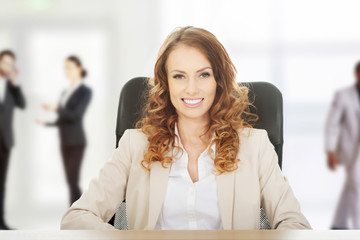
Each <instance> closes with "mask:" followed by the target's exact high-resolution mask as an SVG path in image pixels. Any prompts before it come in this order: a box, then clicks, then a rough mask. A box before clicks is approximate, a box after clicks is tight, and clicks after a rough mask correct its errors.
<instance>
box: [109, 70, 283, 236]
mask: <svg viewBox="0 0 360 240" xmlns="http://www.w3.org/2000/svg"><path fill="white" fill-rule="evenodd" d="M147 81H148V78H146V77H137V78H133V79H131V80H130V81H128V82H127V83H126V84H125V85H124V87H123V88H122V90H121V94H120V99H119V107H118V115H117V121H116V147H117V146H118V142H119V140H120V138H121V137H122V135H123V134H124V132H125V130H126V129H130V128H135V124H136V122H137V121H138V120H139V119H140V117H141V116H140V115H141V109H142V107H143V104H144V103H145V102H146V97H145V96H144V91H146V90H147V87H148V85H147ZM241 85H244V86H247V87H248V88H249V99H250V100H251V101H252V102H253V105H254V107H251V108H250V111H251V112H252V113H256V114H257V115H258V116H259V119H258V121H257V122H256V124H255V126H254V128H260V129H265V130H266V131H267V132H268V135H269V138H270V141H271V143H272V144H273V145H274V147H275V151H276V153H277V155H278V159H279V162H278V163H279V166H280V167H281V166H282V147H283V143H284V140H283V101H282V94H281V92H280V91H279V89H278V88H276V87H275V86H274V85H272V84H271V83H267V82H251V83H250V82H249V83H241ZM260 212H261V215H260V229H271V227H270V224H269V221H268V219H267V217H266V215H265V212H264V211H263V209H262V208H261V211H260ZM110 223H111V224H113V225H114V226H115V228H117V229H123V230H124V229H128V226H127V219H126V203H125V201H124V202H123V203H122V204H121V206H120V208H119V209H118V211H117V212H116V214H115V216H114V218H113V219H112V220H111V221H110Z"/></svg>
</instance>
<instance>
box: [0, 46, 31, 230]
mask: <svg viewBox="0 0 360 240" xmlns="http://www.w3.org/2000/svg"><path fill="white" fill-rule="evenodd" d="M17 75H18V74H17V70H16V68H15V54H14V53H13V52H12V51H10V50H5V51H2V52H0V230H9V227H8V226H7V225H6V223H5V219H4V205H5V185H6V174H7V169H8V165H9V158H10V150H11V147H12V146H13V145H14V136H13V130H12V128H13V127H12V122H13V112H14V108H15V107H19V108H22V109H23V108H25V99H24V96H23V94H22V92H21V88H20V86H19V85H18V81H17Z"/></svg>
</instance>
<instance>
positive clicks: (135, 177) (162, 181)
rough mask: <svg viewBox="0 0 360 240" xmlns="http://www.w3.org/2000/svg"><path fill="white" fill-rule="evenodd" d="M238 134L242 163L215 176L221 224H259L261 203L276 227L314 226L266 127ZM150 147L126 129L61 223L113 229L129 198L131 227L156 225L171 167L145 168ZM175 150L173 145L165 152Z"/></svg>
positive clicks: (137, 133) (67, 226)
mask: <svg viewBox="0 0 360 240" xmlns="http://www.w3.org/2000/svg"><path fill="white" fill-rule="evenodd" d="M239 135H240V142H241V144H240V150H239V153H238V158H239V159H240V162H239V163H238V167H239V168H238V169H237V170H236V171H234V172H226V173H223V174H221V175H217V176H216V184H217V195H218V203H219V209H220V215H221V221H222V225H223V228H224V229H258V228H259V220H260V205H261V206H263V208H264V210H265V212H266V214H267V216H268V219H269V221H270V224H271V226H272V227H273V228H279V229H286V228H310V225H309V223H308V222H307V220H306V218H305V217H304V216H303V214H302V213H301V212H300V206H299V203H298V201H297V200H296V198H295V197H294V194H293V192H292V190H291V188H290V186H289V184H288V182H287V180H286V178H284V177H283V175H282V173H281V170H280V168H279V166H278V161H277V155H276V153H275V151H274V147H273V145H272V144H271V143H270V141H269V139H268V136H267V132H266V131H265V130H256V129H243V130H239ZM147 146H148V140H147V137H146V136H145V135H144V134H143V133H141V132H140V131H139V130H135V129H132V130H127V131H125V133H124V135H123V137H122V138H121V139H120V142H119V147H118V148H117V149H116V150H115V152H114V153H113V155H112V157H111V159H110V161H108V162H107V163H106V164H105V166H104V168H103V169H102V170H101V171H100V175H99V177H98V178H97V179H95V180H93V181H92V182H91V183H90V186H89V188H88V190H87V191H86V192H85V193H84V194H83V195H82V196H81V198H80V199H79V200H78V201H76V202H75V203H74V204H73V205H72V206H71V207H70V209H69V210H68V211H67V212H66V213H65V215H64V217H63V219H62V222H61V228H62V229H113V226H111V225H109V224H108V223H107V222H108V221H109V220H110V218H111V217H112V216H113V215H114V213H115V212H116V210H117V209H118V207H119V206H120V204H121V202H122V201H123V200H124V198H126V208H127V218H128V226H129V229H143V230H152V229H154V227H155V224H156V222H157V219H158V217H159V214H160V211H161V208H162V204H163V202H164V198H165V193H166V188H167V182H168V176H169V168H163V167H162V166H161V163H160V162H154V163H153V164H152V166H151V170H150V171H146V170H145V169H144V168H143V167H142V166H141V165H140V162H141V161H142V159H143V153H144V151H145V150H147ZM171 154H172V150H169V151H168V152H167V153H165V155H167V156H169V155H171ZM304 174H305V173H304Z"/></svg>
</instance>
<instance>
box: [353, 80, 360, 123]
mask: <svg viewBox="0 0 360 240" xmlns="http://www.w3.org/2000/svg"><path fill="white" fill-rule="evenodd" d="M352 95H353V98H352V99H354V104H353V105H354V107H355V110H356V113H357V115H358V117H360V96H359V93H358V90H357V89H356V85H355V86H354V87H353V88H352Z"/></svg>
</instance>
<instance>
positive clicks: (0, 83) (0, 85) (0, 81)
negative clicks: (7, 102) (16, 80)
mask: <svg viewBox="0 0 360 240" xmlns="http://www.w3.org/2000/svg"><path fill="white" fill-rule="evenodd" d="M6 81H7V80H6V79H5V78H4V77H1V76H0V102H4V99H5V93H6Z"/></svg>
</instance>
